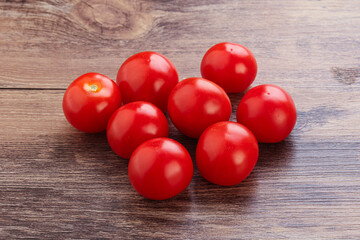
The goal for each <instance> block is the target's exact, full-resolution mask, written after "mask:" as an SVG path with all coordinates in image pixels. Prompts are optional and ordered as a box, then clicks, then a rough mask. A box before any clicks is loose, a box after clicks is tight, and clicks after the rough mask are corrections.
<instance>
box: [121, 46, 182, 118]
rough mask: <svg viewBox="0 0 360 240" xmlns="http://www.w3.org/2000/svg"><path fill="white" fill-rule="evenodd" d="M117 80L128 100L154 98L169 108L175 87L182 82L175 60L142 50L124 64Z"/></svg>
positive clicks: (161, 106) (157, 103) (149, 99)
mask: <svg viewBox="0 0 360 240" xmlns="http://www.w3.org/2000/svg"><path fill="white" fill-rule="evenodd" d="M116 81H117V83H118V85H119V86H120V90H121V94H122V96H123V101H124V103H129V102H134V101H140V100H141V101H147V102H151V103H153V104H154V105H156V106H157V107H159V108H160V109H161V110H162V111H166V105H167V100H168V97H169V94H170V92H171V90H172V89H173V88H174V87H175V85H176V84H177V83H178V82H179V78H178V74H177V71H176V69H175V66H174V64H172V63H171V62H170V60H169V59H167V58H166V57H165V56H163V55H161V54H159V53H156V52H140V53H137V54H135V55H133V56H131V57H130V58H128V59H127V60H126V61H125V62H124V63H123V64H122V65H121V67H120V69H119V71H118V74H117V78H116Z"/></svg>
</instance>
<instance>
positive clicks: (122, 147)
mask: <svg viewBox="0 0 360 240" xmlns="http://www.w3.org/2000/svg"><path fill="white" fill-rule="evenodd" d="M168 135H169V126H168V122H167V119H166V117H165V115H164V114H163V112H162V111H161V110H160V109H159V108H158V107H156V106H155V105H153V104H151V103H149V102H144V101H137V102H131V103H128V104H125V105H124V106H122V107H120V108H119V109H118V110H116V112H114V114H113V115H112V116H111V118H110V120H109V124H108V127H107V139H108V142H109V144H110V147H111V148H112V150H113V151H114V152H115V153H116V154H117V155H119V156H120V157H122V158H125V159H129V158H130V156H131V154H132V152H133V151H134V150H135V148H136V147H137V146H139V145H140V144H141V143H143V142H145V141H147V140H149V139H152V138H157V137H167V136H168Z"/></svg>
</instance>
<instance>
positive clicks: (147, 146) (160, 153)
mask: <svg viewBox="0 0 360 240" xmlns="http://www.w3.org/2000/svg"><path fill="white" fill-rule="evenodd" d="M193 171H194V170H193V163H192V160H191V157H190V155H189V153H188V151H187V150H186V149H185V147H183V146H182V145H181V144H180V143H178V142H176V141H175V140H172V139H169V138H155V139H151V140H149V141H146V142H144V143H143V144H141V145H140V146H139V147H138V148H136V150H135V151H134V153H133V154H132V156H131V158H130V161H129V168H128V172H129V179H130V182H131V184H132V186H133V187H134V188H135V190H136V191H137V192H138V193H140V194H141V195H143V196H144V197H146V198H149V199H153V200H165V199H168V198H171V197H174V196H175V195H177V194H179V193H181V192H182V191H183V190H184V189H185V188H186V187H187V186H188V185H189V184H190V182H191V179H192V176H193Z"/></svg>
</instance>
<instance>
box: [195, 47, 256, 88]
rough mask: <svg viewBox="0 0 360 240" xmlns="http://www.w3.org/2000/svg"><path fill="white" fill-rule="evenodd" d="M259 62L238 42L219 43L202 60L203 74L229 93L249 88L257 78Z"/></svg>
mask: <svg viewBox="0 0 360 240" xmlns="http://www.w3.org/2000/svg"><path fill="white" fill-rule="evenodd" d="M256 72H257V64H256V60H255V57H254V55H253V54H252V53H251V52H250V50H249V49H247V48H246V47H244V46H242V45H240V44H236V43H229V42H224V43H218V44H216V45H214V46H213V47H211V48H210V49H209V50H208V51H207V52H206V53H205V55H204V57H203V59H202V62H201V75H202V77H203V78H206V79H209V80H211V81H213V82H215V83H217V84H219V85H220V86H221V87H222V88H224V90H225V91H226V92H228V93H238V92H242V91H244V90H245V89H247V88H248V87H249V86H250V85H251V83H252V82H253V81H254V80H255V77H256Z"/></svg>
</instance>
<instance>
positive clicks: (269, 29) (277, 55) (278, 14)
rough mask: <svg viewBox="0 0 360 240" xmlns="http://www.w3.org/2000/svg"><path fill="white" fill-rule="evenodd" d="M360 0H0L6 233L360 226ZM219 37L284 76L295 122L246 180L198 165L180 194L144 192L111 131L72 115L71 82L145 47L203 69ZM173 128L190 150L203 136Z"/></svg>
mask: <svg viewBox="0 0 360 240" xmlns="http://www.w3.org/2000/svg"><path fill="white" fill-rule="evenodd" d="M359 12H360V2H359V1H356V0H349V1H340V0H329V1H289V0H284V1H237V0H229V1H225V0H221V1H213V0H209V1H204V0H200V1H187V0H185V1H162V0H152V1H145V0H143V1H141V0H136V1H130V0H123V1H116V0H107V1H100V0H89V1H58V0H44V1H39V0H21V1H20V0H19V1H17V0H12V1H10V0H7V1H0V136H1V140H0V239H19V238H27V239H121V238H122V239H131V238H132V239H149V238H156V239H169V238H170V239H358V238H359V236H360V137H359V136H360V94H359V93H360V83H359V79H360V61H359V60H360V58H359V56H360V41H359V39H360V31H359V30H360V28H359V26H360V14H359ZM221 41H232V42H238V43H241V44H244V45H246V46H248V47H249V48H250V49H251V50H252V51H253V52H254V54H255V55H256V57H257V60H258V65H259V72H258V77H257V79H256V81H255V82H254V86H255V85H258V84H262V83H272V84H278V85H280V86H282V87H284V88H285V89H286V90H288V92H289V93H290V94H291V95H292V96H293V98H294V100H295V103H296V106H297V109H298V121H297V125H296V126H295V129H294V131H293V133H292V134H291V135H290V137H289V138H287V139H286V140H285V141H283V142H281V143H278V144H261V145H260V158H259V161H258V164H257V166H256V167H255V169H254V171H253V172H252V174H251V175H250V176H249V177H248V178H247V179H246V180H245V181H244V182H242V183H241V184H239V185H237V186H234V187H220V186H216V185H213V184H211V183H209V182H207V181H206V180H204V179H203V178H202V177H201V176H200V174H199V172H198V171H197V170H195V172H194V178H193V181H192V183H191V184H190V186H189V187H188V188H187V189H186V190H185V191H184V192H183V193H181V194H180V195H178V196H177V197H175V198H173V199H170V200H167V201H162V202H158V201H150V200H146V199H144V198H142V197H141V196H140V195H138V194H137V193H136V192H135V191H134V190H133V189H132V187H131V186H130V183H129V180H128V177H127V161H126V160H124V159H120V158H119V157H117V156H116V154H114V153H113V152H112V151H111V149H110V147H109V146H108V144H107V141H106V136H105V134H98V135H96V134H85V133H81V132H78V131H77V130H75V129H73V128H72V127H71V126H70V125H69V124H68V123H67V122H66V120H65V118H64V116H63V113H62V108H61V103H62V96H63V94H64V91H65V88H66V87H67V86H68V84H69V83H70V82H71V81H72V80H73V79H74V78H76V77H77V76H79V75H81V74H83V73H85V72H90V71H96V72H100V73H103V74H106V75H108V76H109V77H111V78H113V79H114V78H115V76H116V73H117V69H118V67H119V66H120V64H121V63H122V62H123V61H124V60H125V59H126V57H128V56H130V55H131V54H133V53H136V52H139V51H143V50H153V51H158V52H160V53H163V54H165V55H166V56H168V57H169V58H170V59H171V60H172V61H173V62H174V64H175V65H176V67H177V69H178V71H179V75H180V78H185V77H190V76H199V75H200V73H199V66H200V61H201V57H202V55H203V54H204V52H205V51H206V50H207V48H208V47H210V46H211V45H212V44H215V43H217V42H221ZM241 97H242V94H240V95H239V94H231V95H230V98H231V99H232V107H233V116H232V118H231V119H232V120H235V111H236V107H237V104H238V102H239V100H240V99H241ZM170 128H171V131H170V137H172V138H174V139H176V140H178V141H179V142H181V143H182V144H184V146H185V147H186V148H187V149H188V150H189V152H190V154H191V155H192V157H193V159H194V153H195V147H196V140H193V139H189V138H187V137H184V136H183V135H181V134H180V133H179V132H178V131H177V130H176V129H175V128H174V126H172V125H171V123H170Z"/></svg>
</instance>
